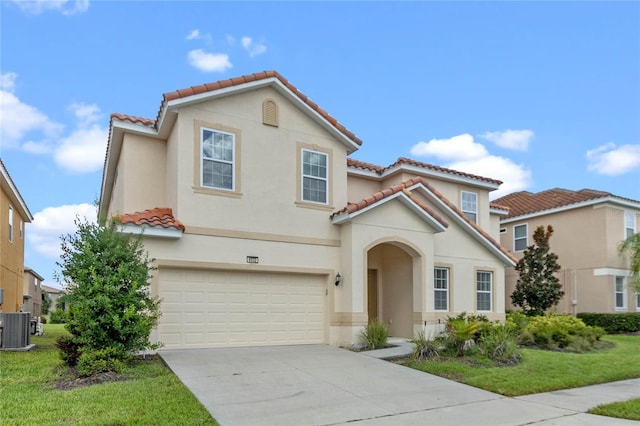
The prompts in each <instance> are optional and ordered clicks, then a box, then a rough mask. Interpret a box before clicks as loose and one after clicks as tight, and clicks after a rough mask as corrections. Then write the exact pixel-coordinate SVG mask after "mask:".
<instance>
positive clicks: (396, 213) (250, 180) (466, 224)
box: [99, 71, 515, 348]
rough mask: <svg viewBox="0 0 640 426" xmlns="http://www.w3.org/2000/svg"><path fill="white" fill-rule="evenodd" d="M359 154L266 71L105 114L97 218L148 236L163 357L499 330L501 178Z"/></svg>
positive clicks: (503, 259)
mask: <svg viewBox="0 0 640 426" xmlns="http://www.w3.org/2000/svg"><path fill="white" fill-rule="evenodd" d="M361 144H362V142H361V141H360V139H358V138H357V137H356V136H355V135H354V134H353V133H352V132H350V131H349V130H347V129H346V128H345V127H344V126H343V125H342V124H340V123H339V122H338V121H336V120H335V119H334V118H333V117H332V116H330V115H329V114H328V113H327V112H325V111H324V110H323V109H322V108H320V107H319V106H318V105H317V104H315V103H314V102H313V101H311V100H310V99H309V98H308V97H307V96H305V95H304V94H302V93H301V92H300V91H299V90H298V89H297V88H296V87H294V86H293V85H292V84H291V83H290V82H288V81H287V80H285V79H284V78H283V77H282V76H281V75H280V74H278V73H277V72H274V71H269V72H262V73H257V74H253V75H247V76H244V77H239V78H233V79H230V80H223V81H218V82H215V83H211V84H205V85H201V86H195V87H191V88H187V89H184V90H178V91H175V92H170V93H165V94H164V96H163V99H162V102H161V105H160V109H159V111H158V115H157V117H156V119H155V120H152V119H145V118H140V117H133V116H128V115H122V114H113V115H112V116H111V123H110V133H109V141H108V149H107V157H106V162H105V167H104V173H103V180H102V189H101V195H100V208H99V213H100V214H101V215H102V216H106V217H114V216H117V217H119V218H120V220H121V221H122V230H123V232H131V233H143V236H144V244H145V247H146V249H147V250H148V251H149V254H150V257H151V258H154V259H155V265H156V266H157V267H158V269H157V270H156V271H155V272H154V276H153V279H152V283H151V286H152V291H153V293H154V294H156V295H158V296H160V297H161V298H162V305H161V310H162V317H161V319H160V324H159V326H158V329H157V331H156V338H157V339H158V340H159V341H162V342H163V343H164V344H165V347H166V348H189V347H194V348H195V347H220V346H247V345H278V344H300V343H329V344H333V345H346V344H351V343H355V342H356V341H357V339H358V336H359V333H360V331H361V330H362V328H363V326H365V325H366V324H367V322H368V321H369V320H370V319H372V318H379V319H381V320H383V321H385V322H386V323H388V324H389V326H390V332H391V334H392V335H394V336H398V337H407V338H410V337H413V336H414V335H415V333H416V332H417V331H420V330H423V329H424V328H425V327H426V328H436V327H437V326H438V323H439V321H442V320H444V319H446V317H447V316H450V315H453V314H456V313H460V312H463V311H466V312H481V313H483V314H486V315H487V316H488V317H489V318H491V319H497V320H500V319H503V318H504V300H505V294H504V268H505V266H513V265H514V264H515V258H514V257H513V256H511V255H510V254H509V253H508V252H507V251H506V250H504V249H503V248H502V247H501V246H500V244H499V243H498V242H497V239H498V238H499V236H498V224H499V218H500V216H501V215H505V214H506V213H507V212H506V210H504V209H500V208H497V207H492V206H491V205H490V203H489V198H488V194H489V192H490V191H492V190H495V189H497V188H498V187H499V185H500V183H501V182H499V181H497V180H494V179H489V178H484V177H479V176H474V175H470V174H467V173H462V172H458V171H455V170H449V169H445V168H441V167H437V166H433V165H429V164H424V163H419V162H415V161H412V160H409V159H405V158H400V159H399V160H398V161H397V162H395V163H394V164H392V165H390V166H388V167H381V166H376V165H373V164H368V163H363V162H360V161H355V160H352V159H350V158H348V157H349V155H350V154H352V153H353V152H355V151H356V150H357V149H359V148H360V145H361Z"/></svg>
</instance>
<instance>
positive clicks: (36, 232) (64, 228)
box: [26, 203, 97, 259]
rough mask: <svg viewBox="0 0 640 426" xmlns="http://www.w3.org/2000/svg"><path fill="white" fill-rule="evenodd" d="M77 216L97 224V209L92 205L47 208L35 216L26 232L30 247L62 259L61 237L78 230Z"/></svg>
mask: <svg viewBox="0 0 640 426" xmlns="http://www.w3.org/2000/svg"><path fill="white" fill-rule="evenodd" d="M76 216H77V217H79V218H80V219H81V220H84V219H85V218H86V220H88V221H89V222H96V216H97V213H96V207H95V206H94V205H92V204H87V203H83V204H70V205H63V206H58V207H47V208H45V209H44V210H42V211H39V212H38V213H36V214H34V215H33V222H31V223H30V224H29V225H28V228H27V230H26V236H27V240H28V241H29V246H30V247H31V248H32V249H34V250H35V251H37V252H38V253H40V254H42V255H44V256H46V257H49V258H52V259H56V258H59V257H60V254H61V250H60V236H61V235H63V234H70V233H73V232H74V231H75V230H76V225H75V223H74V221H75V219H76Z"/></svg>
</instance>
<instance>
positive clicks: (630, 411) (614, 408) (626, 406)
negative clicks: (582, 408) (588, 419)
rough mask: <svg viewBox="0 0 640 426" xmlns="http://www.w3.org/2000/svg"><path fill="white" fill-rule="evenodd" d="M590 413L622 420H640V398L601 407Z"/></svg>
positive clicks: (593, 409)
mask: <svg viewBox="0 0 640 426" xmlns="http://www.w3.org/2000/svg"><path fill="white" fill-rule="evenodd" d="M589 413H591V414H599V415H601V416H609V417H618V418H621V419H629V420H640V398H637V399H631V400H629V401H624V402H613V403H611V404H606V405H599V406H597V407H596V408H592V409H591V410H589Z"/></svg>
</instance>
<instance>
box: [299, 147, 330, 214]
mask: <svg viewBox="0 0 640 426" xmlns="http://www.w3.org/2000/svg"><path fill="white" fill-rule="evenodd" d="M328 187H329V155H327V154H325V153H324V152H318V151H311V150H308V149H302V201H309V202H312V203H319V204H328V191H327V189H328Z"/></svg>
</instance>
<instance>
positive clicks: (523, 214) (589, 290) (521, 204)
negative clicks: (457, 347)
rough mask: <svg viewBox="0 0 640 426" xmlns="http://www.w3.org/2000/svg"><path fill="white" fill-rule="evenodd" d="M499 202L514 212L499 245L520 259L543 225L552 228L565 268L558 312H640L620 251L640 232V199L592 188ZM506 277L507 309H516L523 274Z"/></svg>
mask: <svg viewBox="0 0 640 426" xmlns="http://www.w3.org/2000/svg"><path fill="white" fill-rule="evenodd" d="M494 202H495V203H497V204H500V205H503V206H506V207H508V208H509V214H508V215H507V216H505V217H504V218H503V219H502V222H501V225H500V226H501V230H500V242H501V244H502V245H503V246H504V247H505V248H507V249H508V250H510V251H512V252H513V253H514V254H515V255H516V256H517V257H518V258H519V259H520V258H522V255H523V252H524V250H525V249H526V248H527V246H529V245H532V244H533V238H532V235H533V232H534V231H535V229H536V228H537V227H538V226H540V225H542V226H545V227H546V226H547V225H551V226H553V229H554V233H553V236H552V237H551V240H550V246H551V251H552V252H553V253H555V254H557V255H558V263H559V264H560V266H561V267H562V269H561V270H560V272H559V275H558V277H559V278H560V283H561V284H562V288H563V290H564V292H565V296H564V297H563V298H562V300H560V302H559V303H558V305H557V308H556V310H557V312H559V313H570V314H576V313H578V312H633V311H640V297H638V295H636V294H635V292H634V291H633V289H632V288H629V287H628V286H627V280H628V276H629V274H630V270H629V264H628V260H626V259H624V258H622V257H621V256H620V255H619V254H618V249H617V248H618V244H619V243H620V242H621V241H622V240H624V239H626V238H627V237H629V236H631V235H633V234H635V233H636V232H638V226H639V225H640V201H637V200H631V199H628V198H623V197H618V196H616V195H613V194H611V193H608V192H603V191H596V190H592V189H581V190H580V191H570V190H567V189H561V188H554V189H550V190H547V191H542V192H538V193H536V194H532V193H530V192H526V191H524V192H516V193H513V194H509V195H506V196H504V197H502V198H499V199H497V200H494ZM506 274H507V275H506V284H507V288H506V291H507V308H511V309H513V308H514V306H513V305H512V304H511V297H510V296H511V294H512V293H513V290H514V289H515V285H516V282H517V279H518V275H517V271H515V269H514V268H511V267H510V268H507V270H506Z"/></svg>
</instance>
